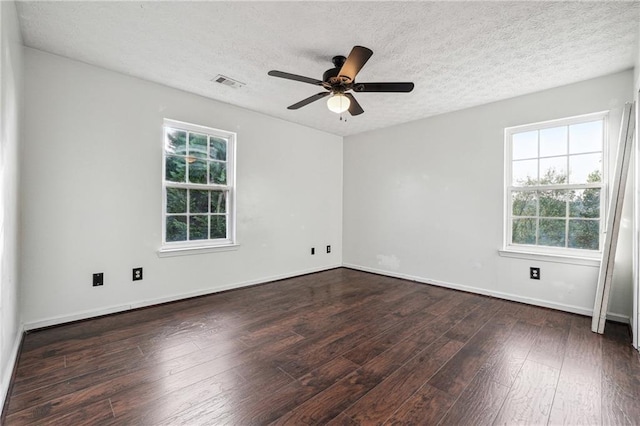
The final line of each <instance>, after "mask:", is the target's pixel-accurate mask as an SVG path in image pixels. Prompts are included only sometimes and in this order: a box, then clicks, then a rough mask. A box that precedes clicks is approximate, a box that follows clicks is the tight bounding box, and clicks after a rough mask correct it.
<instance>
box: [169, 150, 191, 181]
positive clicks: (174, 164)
mask: <svg viewBox="0 0 640 426" xmlns="http://www.w3.org/2000/svg"><path fill="white" fill-rule="evenodd" d="M186 169H187V165H186V162H185V159H184V157H176V156H173V155H169V156H167V158H166V165H165V175H166V179H167V180H168V181H169V182H185V179H186V173H185V170H186Z"/></svg>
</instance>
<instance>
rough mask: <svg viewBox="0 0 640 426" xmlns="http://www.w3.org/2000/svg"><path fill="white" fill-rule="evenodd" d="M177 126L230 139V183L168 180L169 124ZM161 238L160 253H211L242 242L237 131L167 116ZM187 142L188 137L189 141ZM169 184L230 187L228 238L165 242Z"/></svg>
mask: <svg viewBox="0 0 640 426" xmlns="http://www.w3.org/2000/svg"><path fill="white" fill-rule="evenodd" d="M167 127H171V128H176V129H180V130H186V131H190V132H197V133H204V134H207V135H214V136H220V137H223V138H225V139H227V140H228V143H227V161H226V162H227V185H215V184H206V185H205V184H193V183H180V184H175V185H174V184H173V183H170V182H167V181H166V152H165V147H164V143H166V137H167V136H166V128H167ZM162 141H163V145H162V241H161V246H160V248H159V249H158V256H159V257H168V256H182V255H188V254H201V253H211V252H218V251H229V250H236V249H237V248H238V247H239V244H238V243H237V240H236V141H237V135H236V133H234V132H229V131H226V130H221V129H215V128H212V127H206V126H200V125H197V124H192V123H186V122H183V121H177V120H171V119H168V118H165V119H164V122H163V128H162ZM187 143H188V141H187ZM167 187H181V188H187V189H208V190H215V189H224V190H225V191H228V197H227V202H226V205H227V238H224V239H222V238H221V239H216V240H197V241H179V242H166V232H167V225H166V222H167Z"/></svg>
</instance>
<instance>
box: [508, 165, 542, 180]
mask: <svg viewBox="0 0 640 426" xmlns="http://www.w3.org/2000/svg"><path fill="white" fill-rule="evenodd" d="M511 182H512V184H513V185H514V186H530V185H537V184H538V160H521V161H514V162H513V167H512V181H511Z"/></svg>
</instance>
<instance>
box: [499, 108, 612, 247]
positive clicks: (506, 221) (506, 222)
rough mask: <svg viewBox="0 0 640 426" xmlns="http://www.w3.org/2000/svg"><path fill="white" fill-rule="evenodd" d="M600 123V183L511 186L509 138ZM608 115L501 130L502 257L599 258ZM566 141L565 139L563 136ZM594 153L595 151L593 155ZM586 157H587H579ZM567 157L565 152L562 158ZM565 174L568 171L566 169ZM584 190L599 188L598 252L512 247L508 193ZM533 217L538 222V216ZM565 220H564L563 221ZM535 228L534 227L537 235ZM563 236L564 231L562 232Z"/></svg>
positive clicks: (570, 118) (588, 115) (579, 116)
mask: <svg viewBox="0 0 640 426" xmlns="http://www.w3.org/2000/svg"><path fill="white" fill-rule="evenodd" d="M599 120H602V122H603V126H602V127H603V129H602V132H603V135H602V180H601V182H600V183H584V184H557V185H537V186H531V187H526V186H514V185H513V182H512V165H513V161H514V160H513V158H512V155H513V143H512V136H513V135H514V134H517V133H523V132H528V131H533V130H537V131H540V130H544V129H550V128H554V127H561V126H570V125H574V124H581V123H587V122H592V121H599ZM609 131H610V128H609V111H599V112H594V113H590V114H583V115H578V116H572V117H565V118H560V119H554V120H548V121H543V122H537V123H530V124H525V125H520V126H512V127H506V128H505V129H504V185H503V196H504V200H503V201H504V208H503V236H504V239H503V244H502V251H503V252H505V253H523V254H531V255H550V256H554V257H556V258H561V257H567V258H574V259H580V258H582V259H599V258H600V257H601V256H602V245H603V243H604V234H605V231H606V230H605V227H606V215H607V211H606V206H607V199H608V188H609V185H608V175H609V173H608V171H609ZM567 137H568V135H567ZM593 152H596V151H593ZM580 154H588V153H580ZM570 155H571V154H570V153H569V152H568V151H567V154H566V156H567V157H569V156H570ZM536 158H537V159H538V160H539V159H540V158H546V157H540V145H539V144H538V156H537V157H536ZM538 167H539V166H538ZM567 173H569V170H568V169H567ZM587 188H600V217H599V221H600V233H599V242H598V247H599V248H598V250H589V249H577V248H569V247H553V246H542V245H531V244H514V243H512V219H513V204H512V199H513V198H512V193H513V191H514V190H515V191H522V190H524V191H527V190H529V191H541V190H554V189H555V190H563V189H567V190H570V189H587ZM538 208H539V207H538ZM536 217H538V218H539V216H538V215H536ZM564 218H565V219H566V218H567V216H565V217H564ZM538 226H539V225H537V226H536V230H537V232H539V230H538ZM565 232H567V231H565Z"/></svg>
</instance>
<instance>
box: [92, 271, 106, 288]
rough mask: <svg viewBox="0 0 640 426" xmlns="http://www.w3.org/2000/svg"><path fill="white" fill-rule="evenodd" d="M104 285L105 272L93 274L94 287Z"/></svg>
mask: <svg viewBox="0 0 640 426" xmlns="http://www.w3.org/2000/svg"><path fill="white" fill-rule="evenodd" d="M101 285H104V272H98V273H97V274H93V286H94V287H98V286H101Z"/></svg>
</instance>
